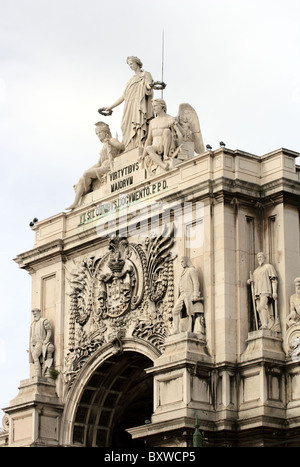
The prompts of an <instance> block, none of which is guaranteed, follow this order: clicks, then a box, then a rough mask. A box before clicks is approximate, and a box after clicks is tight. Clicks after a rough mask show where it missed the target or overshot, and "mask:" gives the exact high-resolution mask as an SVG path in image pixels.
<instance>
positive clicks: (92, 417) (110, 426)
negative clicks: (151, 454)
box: [72, 351, 153, 448]
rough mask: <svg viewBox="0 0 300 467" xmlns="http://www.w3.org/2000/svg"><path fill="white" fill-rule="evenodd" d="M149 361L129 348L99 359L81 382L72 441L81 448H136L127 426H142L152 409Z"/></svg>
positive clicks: (151, 382) (135, 442) (138, 442)
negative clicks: (148, 370)
mask: <svg viewBox="0 0 300 467" xmlns="http://www.w3.org/2000/svg"><path fill="white" fill-rule="evenodd" d="M152 364H153V362H152V361H151V360H150V359H149V358H148V357H146V356H144V355H142V354H139V353H137V352H133V351H126V352H123V353H122V354H121V355H113V356H110V357H109V358H107V359H106V360H105V361H104V362H102V363H101V364H100V365H99V366H98V367H97V368H96V370H95V371H94V372H93V374H92V375H91V376H90V378H89V380H88V382H87V384H86V385H85V387H84V389H83V391H82V393H81V396H80V399H79V402H78V404H77V408H76V412H75V418H74V422H73V433H72V444H73V445H77V446H78V445H79V446H84V447H93V446H94V447H110V446H113V447H116V448H119V447H129V446H131V447H139V446H140V445H141V441H134V440H132V438H131V436H130V434H129V433H127V431H126V430H127V429H128V428H133V427H135V426H139V425H144V424H145V423H147V420H150V418H151V415H152V412H153V379H152V376H151V375H148V374H147V373H146V372H145V369H146V368H149V367H150V366H152Z"/></svg>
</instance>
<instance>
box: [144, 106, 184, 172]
mask: <svg viewBox="0 0 300 467" xmlns="http://www.w3.org/2000/svg"><path fill="white" fill-rule="evenodd" d="M152 106H153V110H154V113H155V114H156V117H155V118H154V119H153V120H151V122H150V125H149V132H148V137H147V140H146V143H145V148H144V151H143V154H142V160H145V163H146V169H147V171H148V173H151V172H152V171H153V165H155V166H159V167H161V168H162V169H164V170H169V163H168V162H166V161H165V159H167V158H169V157H170V156H172V157H174V153H175V152H176V149H177V148H179V146H180V144H181V143H182V141H183V134H182V129H181V128H180V126H179V125H178V121H177V119H176V118H175V117H172V116H171V115H168V114H167V105H166V102H165V101H164V100H163V99H154V100H153V101H152Z"/></svg>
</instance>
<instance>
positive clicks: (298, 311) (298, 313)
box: [287, 277, 300, 327]
mask: <svg viewBox="0 0 300 467" xmlns="http://www.w3.org/2000/svg"><path fill="white" fill-rule="evenodd" d="M294 283H295V292H296V293H294V294H293V295H291V297H290V314H289V315H288V317H287V325H288V327H289V326H291V325H292V324H295V323H299V322H300V277H297V278H296V279H295V280H294Z"/></svg>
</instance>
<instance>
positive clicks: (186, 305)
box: [170, 256, 205, 335]
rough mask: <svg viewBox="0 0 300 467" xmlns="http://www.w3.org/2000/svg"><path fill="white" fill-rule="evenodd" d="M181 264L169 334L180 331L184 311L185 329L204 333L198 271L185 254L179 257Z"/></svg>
mask: <svg viewBox="0 0 300 467" xmlns="http://www.w3.org/2000/svg"><path fill="white" fill-rule="evenodd" d="M181 266H182V268H183V269H182V273H181V277H180V280H179V296H178V299H177V301H176V303H175V305H174V308H173V328H172V330H171V333H170V334H171V335H173V334H178V333H179V332H180V331H181V329H180V320H181V318H183V317H184V311H185V313H186V315H187V320H188V326H187V330H188V331H189V332H193V331H194V332H196V331H197V333H199V334H202V335H204V334H205V330H204V329H205V328H204V313H203V304H202V303H201V301H202V298H201V297H200V290H199V287H200V284H199V279H198V273H197V271H196V269H195V268H194V266H193V265H192V263H191V261H190V259H189V258H187V257H185V256H184V257H183V258H182V259H181Z"/></svg>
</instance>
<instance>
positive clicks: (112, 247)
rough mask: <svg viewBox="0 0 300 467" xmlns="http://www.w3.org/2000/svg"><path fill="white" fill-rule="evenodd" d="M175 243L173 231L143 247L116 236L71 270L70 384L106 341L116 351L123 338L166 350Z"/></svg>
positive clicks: (169, 325)
mask: <svg viewBox="0 0 300 467" xmlns="http://www.w3.org/2000/svg"><path fill="white" fill-rule="evenodd" d="M173 244H174V238H173V231H171V232H170V234H169V235H168V236H165V234H164V233H163V234H162V235H159V236H157V237H151V238H147V239H146V241H145V244H144V245H141V244H130V243H129V242H128V240H127V238H125V237H114V238H111V239H110V241H109V246H108V252H107V253H106V254H105V255H104V256H103V257H94V256H93V257H90V258H87V259H84V260H83V261H82V263H81V264H80V267H79V268H78V267H77V268H76V269H75V271H73V272H71V279H70V280H69V283H70V287H71V292H70V293H69V295H70V300H71V308H70V324H69V352H68V355H67V357H66V367H65V371H64V375H65V380H66V382H67V383H68V384H69V385H71V384H72V382H73V380H74V378H75V376H76V374H77V373H78V371H79V370H80V368H81V367H82V366H83V365H84V363H85V362H86V360H87V358H88V357H89V356H90V355H91V354H92V353H93V352H94V351H95V350H96V349H97V348H99V347H101V346H103V345H104V344H106V343H112V344H113V345H114V347H115V351H116V353H118V352H120V351H122V338H123V337H125V336H136V337H140V338H143V339H146V340H148V341H150V342H151V343H152V344H153V345H156V346H157V347H158V348H162V347H163V345H164V341H165V338H166V336H167V335H168V334H169V328H170V327H171V320H172V308H173V302H174V296H173V295H174V286H173V260H174V257H172V252H171V250H172V247H173ZM76 266H77V265H76V264H75V267H76Z"/></svg>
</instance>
